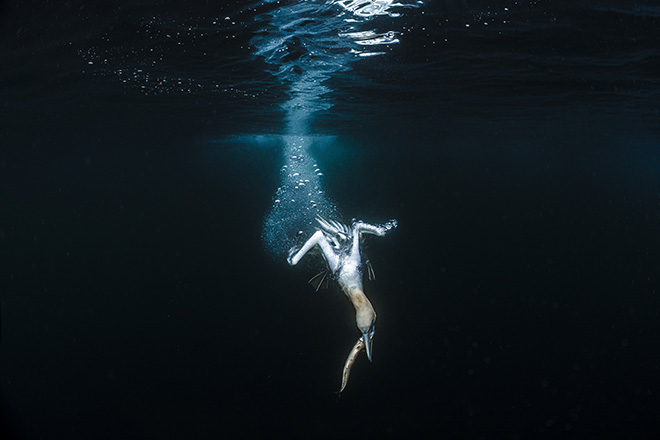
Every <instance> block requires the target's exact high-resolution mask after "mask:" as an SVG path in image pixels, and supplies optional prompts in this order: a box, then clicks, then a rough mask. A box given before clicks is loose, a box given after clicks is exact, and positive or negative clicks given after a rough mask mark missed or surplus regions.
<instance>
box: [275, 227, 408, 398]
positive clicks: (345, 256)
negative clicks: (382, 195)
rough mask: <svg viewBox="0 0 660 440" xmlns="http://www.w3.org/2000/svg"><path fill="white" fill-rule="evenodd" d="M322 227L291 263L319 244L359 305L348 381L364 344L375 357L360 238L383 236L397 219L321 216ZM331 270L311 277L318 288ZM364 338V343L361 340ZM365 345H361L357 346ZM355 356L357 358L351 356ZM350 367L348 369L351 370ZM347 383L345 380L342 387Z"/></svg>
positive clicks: (345, 289) (293, 255)
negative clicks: (357, 333)
mask: <svg viewBox="0 0 660 440" xmlns="http://www.w3.org/2000/svg"><path fill="white" fill-rule="evenodd" d="M317 222H318V223H319V228H318V230H317V231H316V232H315V233H314V234H313V235H312V236H311V237H310V238H309V239H308V240H307V241H306V242H305V243H304V244H303V246H302V247H301V248H300V249H295V248H294V249H292V250H291V253H290V256H289V258H288V261H289V264H291V265H295V264H298V262H299V261H300V260H301V259H302V257H303V256H305V254H307V252H309V251H310V250H311V249H312V248H314V247H315V246H318V247H319V248H320V249H321V252H322V254H323V257H324V259H325V261H326V263H327V265H328V271H329V272H331V273H332V275H333V276H334V278H335V279H336V280H337V283H338V284H339V286H340V287H341V289H342V291H343V292H344V294H345V295H346V296H347V297H348V299H349V300H350V301H351V304H353V307H354V308H355V322H356V324H357V327H358V329H359V330H360V333H362V336H361V338H360V339H359V340H358V342H357V343H356V345H355V347H354V349H353V351H352V352H351V354H350V355H349V359H347V361H346V366H345V367H344V377H345V379H344V380H345V381H348V373H350V368H351V366H352V365H353V362H354V361H355V357H356V356H357V354H358V353H359V351H360V350H361V349H362V348H364V350H365V352H366V354H367V358H369V360H371V346H372V340H373V335H374V332H375V322H376V312H375V310H374V308H373V306H372V304H371V302H370V301H369V299H368V298H367V296H366V295H365V293H364V289H363V286H362V277H363V275H362V269H363V263H362V255H361V252H360V238H361V236H362V234H372V235H377V236H383V235H385V234H386V233H387V232H389V231H391V230H392V229H394V228H396V226H397V222H396V220H390V221H389V222H387V223H385V224H383V225H371V224H368V223H364V222H361V221H355V220H354V221H353V222H352V223H351V226H347V225H344V224H341V223H338V222H336V221H332V220H326V219H324V218H321V217H317ZM364 265H366V266H367V268H368V274H369V278H370V279H373V269H372V268H371V265H370V263H369V261H368V260H367V262H366V263H365V264H364ZM328 271H325V272H322V273H320V274H319V275H317V276H315V277H314V278H312V279H311V280H310V283H311V284H313V285H315V287H316V289H317V290H318V289H319V288H320V287H322V286H323V284H324V283H327V278H328V273H327V272H328ZM360 341H362V344H360ZM360 345H362V346H361V347H360V348H359V349H357V351H356V348H357V347H358V346H360ZM351 357H353V360H352V361H350V362H349V360H350V359H351ZM347 369H348V372H347ZM345 386H346V384H345V383H342V390H343V389H344V387H345Z"/></svg>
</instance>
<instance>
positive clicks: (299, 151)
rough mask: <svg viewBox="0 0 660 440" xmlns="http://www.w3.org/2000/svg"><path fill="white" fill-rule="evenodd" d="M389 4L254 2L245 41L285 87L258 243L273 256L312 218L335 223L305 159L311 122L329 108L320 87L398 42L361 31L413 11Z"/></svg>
mask: <svg viewBox="0 0 660 440" xmlns="http://www.w3.org/2000/svg"><path fill="white" fill-rule="evenodd" d="M419 4H420V3H419V2H416V3H411V4H402V3H399V2H394V1H393V0H338V1H327V0H306V1H275V0H267V1H264V2H261V3H260V6H259V7H260V8H261V9H262V10H263V13H261V14H260V15H259V16H258V17H257V21H258V22H260V23H261V28H262V32H260V33H258V34H257V35H256V36H255V37H254V38H253V39H252V44H253V46H254V47H255V48H256V55H258V56H260V57H263V59H264V60H265V61H266V62H267V63H268V64H270V65H271V66H273V67H275V69H274V70H273V69H270V70H271V71H272V72H273V74H274V75H275V76H276V77H277V78H278V79H279V80H280V81H282V83H283V84H286V85H288V86H289V92H288V95H289V99H288V100H287V101H286V102H285V103H283V104H282V109H283V110H284V111H285V114H286V124H285V132H284V134H283V135H282V148H283V157H284V164H283V166H282V168H281V171H280V177H281V184H280V187H279V188H278V189H277V192H276V194H275V197H274V199H273V206H272V208H271V210H270V212H269V213H268V214H267V216H266V218H265V220H264V225H263V233H262V237H263V240H264V243H265V245H266V247H267V249H268V250H269V251H270V252H271V253H272V254H273V255H274V256H275V257H276V258H280V257H282V256H286V255H287V254H288V252H289V250H290V249H291V248H292V247H293V246H295V245H296V244H299V243H300V242H301V241H303V239H306V238H307V237H309V235H311V233H312V232H313V230H314V226H315V224H316V222H315V218H316V216H317V215H320V216H322V217H324V218H329V219H338V220H340V219H341V216H340V215H339V212H338V210H337V208H336V205H335V204H334V203H333V202H332V201H331V200H330V199H329V198H328V197H327V196H326V194H325V191H324V189H323V185H322V177H323V173H322V172H321V170H320V168H319V167H318V164H317V162H316V160H315V158H314V157H313V155H312V148H311V147H312V145H313V144H314V139H315V137H314V136H313V135H312V134H311V133H309V127H310V125H311V121H312V120H313V118H314V117H315V115H317V114H319V113H321V112H323V111H325V110H327V109H329V108H330V107H331V105H332V104H331V103H330V102H329V100H328V99H327V98H326V97H327V94H328V93H329V92H330V89H329V88H328V87H327V86H326V85H324V83H325V81H326V80H327V79H328V78H330V77H331V76H332V74H334V73H336V72H341V71H345V70H348V69H349V64H350V63H351V62H352V61H353V60H357V59H364V58H365V57H372V56H374V55H380V54H382V53H384V52H382V51H375V50H374V48H375V47H377V46H378V47H381V48H383V47H384V46H387V45H390V44H396V43H398V42H399V40H398V38H397V35H398V33H397V32H394V31H385V32H375V31H373V29H372V30H365V29H363V26H364V24H365V23H368V22H369V21H370V20H371V19H372V18H374V17H378V16H389V17H398V16H399V15H400V14H398V13H396V12H393V11H392V10H393V9H396V8H401V7H417V6H418V5H419Z"/></svg>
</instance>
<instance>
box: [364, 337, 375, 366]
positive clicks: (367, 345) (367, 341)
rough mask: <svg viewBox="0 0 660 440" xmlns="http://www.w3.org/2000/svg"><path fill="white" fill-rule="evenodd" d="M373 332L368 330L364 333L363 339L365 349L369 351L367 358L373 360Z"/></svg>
mask: <svg viewBox="0 0 660 440" xmlns="http://www.w3.org/2000/svg"><path fill="white" fill-rule="evenodd" d="M373 336H374V334H373V332H367V333H363V334H362V340H363V341H364V351H365V352H366V353H367V359H369V362H371V342H372V339H373Z"/></svg>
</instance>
